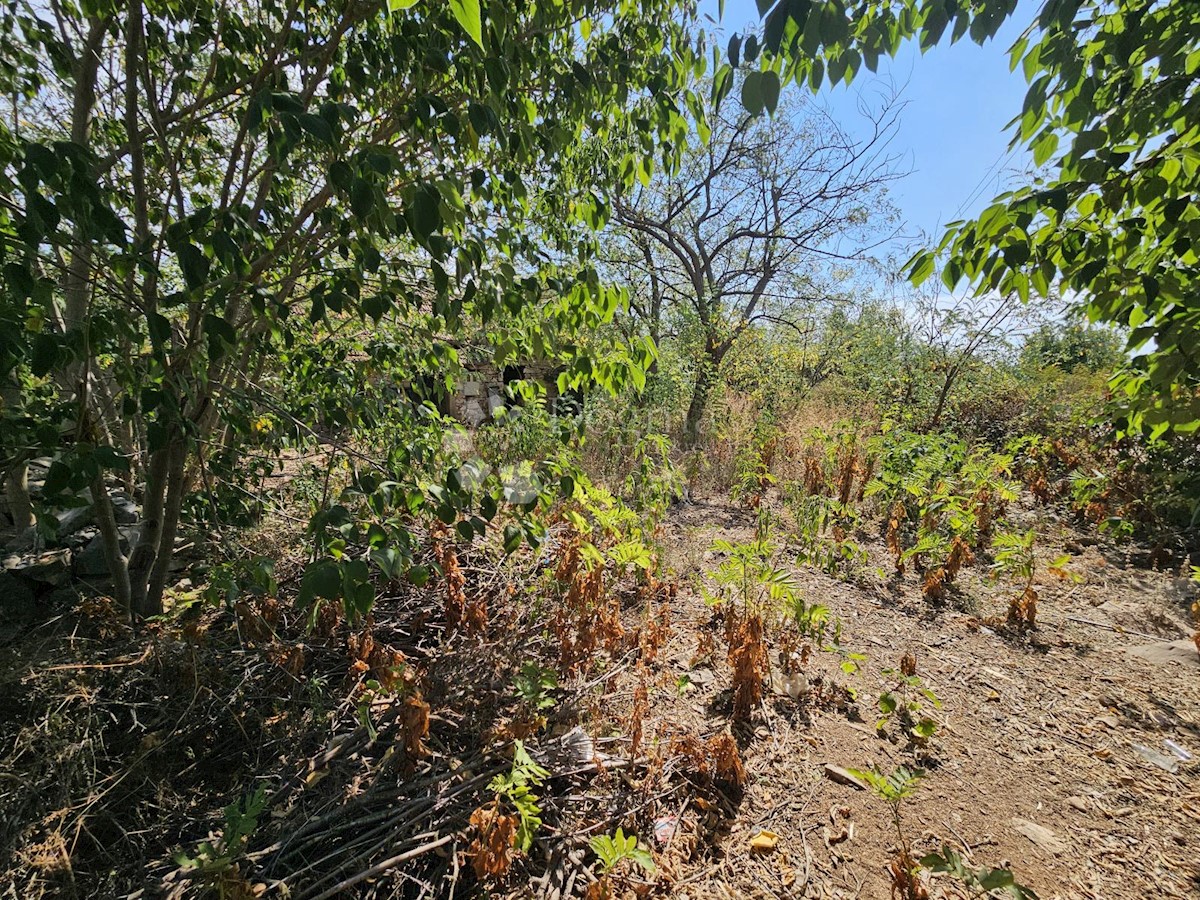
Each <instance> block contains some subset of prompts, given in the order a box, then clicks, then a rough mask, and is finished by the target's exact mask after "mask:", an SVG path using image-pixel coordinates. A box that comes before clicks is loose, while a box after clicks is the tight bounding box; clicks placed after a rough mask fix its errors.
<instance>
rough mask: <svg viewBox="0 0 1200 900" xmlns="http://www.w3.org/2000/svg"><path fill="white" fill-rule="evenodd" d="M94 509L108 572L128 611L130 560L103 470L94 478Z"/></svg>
mask: <svg viewBox="0 0 1200 900" xmlns="http://www.w3.org/2000/svg"><path fill="white" fill-rule="evenodd" d="M92 511H93V513H94V514H95V516H96V527H97V528H99V529H100V539H101V542H102V543H103V545H104V559H105V562H107V563H108V572H109V574H110V575H111V576H112V580H113V593H114V594H116V601H117V602H118V603H119V604H120V605H121V609H123V610H125V611H126V612H127V613H128V612H130V611H131V609H132V599H131V589H130V582H129V561H128V560H127V559H126V558H125V554H124V553H122V552H121V530H120V529H119V528H118V527H117V518H116V515H115V513H114V512H113V505H112V499H111V498H110V497H109V496H108V488H107V487H106V486H105V484H104V473H102V472H101V473H98V474H97V475H96V477H95V478H93V479H92Z"/></svg>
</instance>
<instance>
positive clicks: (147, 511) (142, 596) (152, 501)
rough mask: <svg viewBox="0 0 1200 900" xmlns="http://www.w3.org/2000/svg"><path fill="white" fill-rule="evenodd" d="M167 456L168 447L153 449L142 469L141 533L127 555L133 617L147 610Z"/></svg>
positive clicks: (156, 554) (169, 460)
mask: <svg viewBox="0 0 1200 900" xmlns="http://www.w3.org/2000/svg"><path fill="white" fill-rule="evenodd" d="M170 456H171V445H168V446H166V447H162V448H160V449H158V450H155V451H154V453H153V454H151V456H150V465H149V466H148V467H147V469H146V485H145V490H144V491H143V493H142V533H141V534H140V535H139V536H138V542H137V546H135V547H134V548H133V552H132V553H131V554H130V556H129V581H130V586H131V590H132V595H131V608H132V610H133V613H134V615H138V616H142V615H147V609H148V608H149V604H148V603H147V597H146V595H147V591H148V587H149V583H150V572H151V570H152V569H153V568H154V562H155V559H156V558H157V556H158V547H159V541H160V536H161V534H162V525H163V506H164V502H165V500H166V494H167V475H168V471H169V468H170V462H171V459H170ZM150 614H151V615H152V614H153V613H150Z"/></svg>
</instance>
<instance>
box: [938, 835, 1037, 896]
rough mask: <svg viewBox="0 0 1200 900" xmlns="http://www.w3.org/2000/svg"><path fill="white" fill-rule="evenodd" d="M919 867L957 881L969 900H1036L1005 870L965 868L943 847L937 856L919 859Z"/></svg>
mask: <svg viewBox="0 0 1200 900" xmlns="http://www.w3.org/2000/svg"><path fill="white" fill-rule="evenodd" d="M921 865H922V866H924V867H925V868H926V869H928V870H929V871H931V872H933V873H935V874H939V875H942V874H945V875H949V876H951V877H952V878H956V879H958V881H959V882H961V883H962V885H963V887H965V888H966V889H967V890H968V891H970V892H971V896H972V897H976V898H981V897H1012V898H1013V900H1037V896H1038V895H1037V894H1036V893H1034V891H1033V889H1032V888H1027V887H1025V886H1023V885H1020V884H1017V882H1016V879H1015V878H1014V877H1013V873H1012V872H1011V871H1010V870H1009V869H988V868H982V869H976V868H973V867H971V866H968V865H967V863H966V861H965V860H964V859H963V857H962V855H961V854H960V853H959V852H958V851H957V850H955V849H953V848H952V847H950V846H948V845H946V844H943V845H942V849H941V850H940V851H939V852H937V853H930V854H929V855H928V856H925V857H923V858H922V859H921Z"/></svg>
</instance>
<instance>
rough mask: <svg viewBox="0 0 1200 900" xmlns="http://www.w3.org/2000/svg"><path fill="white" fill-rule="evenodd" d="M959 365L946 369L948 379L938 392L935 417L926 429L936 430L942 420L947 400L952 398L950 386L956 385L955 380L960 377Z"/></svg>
mask: <svg viewBox="0 0 1200 900" xmlns="http://www.w3.org/2000/svg"><path fill="white" fill-rule="evenodd" d="M958 369H959V367H958V366H957V365H955V366H951V367H950V368H949V369H947V370H946V380H945V381H943V382H942V390H941V392H940V393H939V394H938V401H937V406H936V407H935V408H934V410H933V417H932V418H931V419H930V420H929V425H928V426H926V429H925V430H926V431H934V430H936V429H937V427H938V425H940V424H941V421H942V413H943V412H945V410H946V401H947V400H949V399H950V388H951V387H953V386H954V381H955V379H956V378H958Z"/></svg>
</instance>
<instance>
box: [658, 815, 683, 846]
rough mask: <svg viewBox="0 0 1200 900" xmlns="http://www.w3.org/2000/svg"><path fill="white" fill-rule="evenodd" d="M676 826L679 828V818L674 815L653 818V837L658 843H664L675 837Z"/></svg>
mask: <svg viewBox="0 0 1200 900" xmlns="http://www.w3.org/2000/svg"><path fill="white" fill-rule="evenodd" d="M677 828H679V819H678V817H676V816H663V817H662V818H661V819H655V820H654V839H655V840H656V841H658V842H659V843H660V844H665V843H667V842H668V841H669V840H671V838H673V837H675V831H676V829H677Z"/></svg>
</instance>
